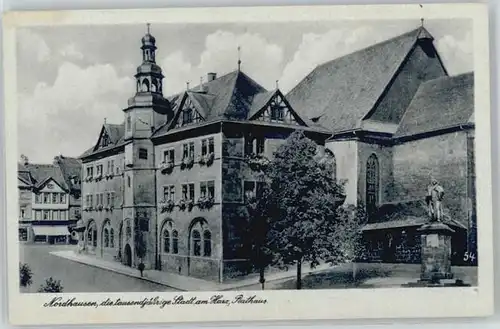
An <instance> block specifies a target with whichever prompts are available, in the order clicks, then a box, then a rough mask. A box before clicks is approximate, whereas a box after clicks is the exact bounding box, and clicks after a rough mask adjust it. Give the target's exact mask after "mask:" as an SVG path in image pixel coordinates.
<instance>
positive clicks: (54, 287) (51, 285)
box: [38, 277, 63, 292]
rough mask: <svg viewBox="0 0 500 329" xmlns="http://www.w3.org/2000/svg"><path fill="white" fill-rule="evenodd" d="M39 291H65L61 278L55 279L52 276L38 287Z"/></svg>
mask: <svg viewBox="0 0 500 329" xmlns="http://www.w3.org/2000/svg"><path fill="white" fill-rule="evenodd" d="M38 292H63V286H62V285H61V281H60V280H54V279H53V278H52V277H50V278H48V279H47V280H45V283H44V284H42V285H41V286H40V288H38Z"/></svg>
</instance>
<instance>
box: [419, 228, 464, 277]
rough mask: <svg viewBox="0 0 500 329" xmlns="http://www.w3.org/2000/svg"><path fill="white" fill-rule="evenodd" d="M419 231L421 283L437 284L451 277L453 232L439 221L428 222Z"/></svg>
mask: <svg viewBox="0 0 500 329" xmlns="http://www.w3.org/2000/svg"><path fill="white" fill-rule="evenodd" d="M418 231H420V233H421V241H422V243H421V258H422V259H421V262H422V267H421V272H420V281H421V282H422V283H429V284H439V282H440V280H443V279H453V273H452V272H451V235H452V234H453V233H454V232H455V231H454V230H452V229H451V228H450V227H449V226H448V225H446V224H444V223H441V222H430V223H428V224H424V225H422V227H421V228H419V229H418Z"/></svg>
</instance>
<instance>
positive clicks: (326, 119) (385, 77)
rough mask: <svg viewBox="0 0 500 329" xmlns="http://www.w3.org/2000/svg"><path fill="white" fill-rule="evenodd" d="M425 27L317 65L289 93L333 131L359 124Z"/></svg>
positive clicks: (293, 101) (294, 104)
mask: <svg viewBox="0 0 500 329" xmlns="http://www.w3.org/2000/svg"><path fill="white" fill-rule="evenodd" d="M419 39H426V40H432V36H431V35H430V33H429V32H428V31H427V30H425V28H423V27H420V28H418V29H416V30H413V31H410V32H408V33H405V34H402V35H400V36H397V37H395V38H392V39H389V40H387V41H384V42H381V43H378V44H375V45H373V46H371V47H368V48H365V49H362V50H359V51H356V52H354V53H351V54H348V55H345V56H342V57H340V58H337V59H334V60H332V61H329V62H326V63H324V64H322V65H319V66H318V67H316V68H315V69H314V70H313V71H312V72H311V73H310V74H309V75H307V76H306V77H305V78H304V79H303V80H302V81H301V82H300V83H299V84H298V85H297V86H296V87H295V88H293V89H292V90H291V91H290V92H289V93H288V94H287V99H288V101H289V102H290V104H291V106H292V107H293V108H294V109H295V111H297V112H298V113H299V114H301V115H302V116H303V117H304V116H306V117H307V118H310V119H313V118H318V117H321V122H322V125H323V126H325V127H326V128H328V129H330V130H331V131H332V132H341V131H348V130H352V129H357V128H359V126H360V124H361V120H362V119H363V118H364V117H365V116H366V115H367V114H368V113H369V112H370V110H372V109H373V108H374V106H375V104H376V103H377V101H378V100H379V99H380V98H381V97H382V95H383V93H384V91H385V90H386V88H387V87H388V85H389V84H390V82H391V81H392V79H393V77H394V76H395V74H396V73H397V72H398V70H399V68H400V67H401V65H402V64H403V63H404V61H405V59H406V58H407V56H408V55H409V54H410V52H411V50H412V49H413V47H414V46H415V44H416V42H417V40H419Z"/></svg>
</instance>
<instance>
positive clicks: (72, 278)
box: [19, 244, 174, 293]
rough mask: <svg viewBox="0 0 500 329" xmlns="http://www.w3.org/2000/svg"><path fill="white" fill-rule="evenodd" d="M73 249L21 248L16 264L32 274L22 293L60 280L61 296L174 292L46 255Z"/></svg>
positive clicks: (34, 290)
mask: <svg viewBox="0 0 500 329" xmlns="http://www.w3.org/2000/svg"><path fill="white" fill-rule="evenodd" d="M72 248H75V246H72V245H44V244H21V245H20V247H19V258H20V262H22V263H27V264H28V265H29V266H30V268H31V271H32V272H33V283H32V284H31V286H30V287H29V288H28V289H27V290H26V291H27V292H34V293H36V291H37V290H38V288H39V287H40V285H42V284H43V283H44V282H45V280H46V279H48V278H49V277H53V278H54V279H55V280H60V281H61V284H62V286H63V287H64V290H63V292H152V291H174V290H173V289H172V288H168V287H165V286H162V285H158V284H155V283H152V282H148V281H144V280H140V279H136V278H132V277H128V276H125V275H122V274H118V273H115V272H111V271H107V270H103V269H100V268H96V267H92V266H88V265H84V264H80V263H76V262H73V261H70V260H67V259H64V258H60V257H57V256H54V255H51V254H50V252H52V251H58V250H68V249H72Z"/></svg>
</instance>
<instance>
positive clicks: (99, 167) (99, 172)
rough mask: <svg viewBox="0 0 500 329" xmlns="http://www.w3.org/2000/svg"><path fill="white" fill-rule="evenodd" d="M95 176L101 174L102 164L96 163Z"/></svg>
mask: <svg viewBox="0 0 500 329" xmlns="http://www.w3.org/2000/svg"><path fill="white" fill-rule="evenodd" d="M97 176H102V164H99V165H97Z"/></svg>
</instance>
